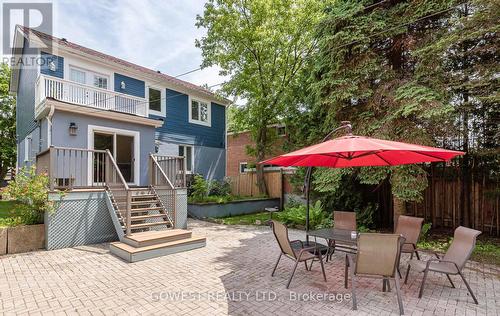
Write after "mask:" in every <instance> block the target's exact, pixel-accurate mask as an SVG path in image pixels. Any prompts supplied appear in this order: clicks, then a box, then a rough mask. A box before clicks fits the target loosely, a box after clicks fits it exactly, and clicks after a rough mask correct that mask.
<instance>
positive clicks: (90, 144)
mask: <svg viewBox="0 0 500 316" xmlns="http://www.w3.org/2000/svg"><path fill="white" fill-rule="evenodd" d="M94 132H102V133H109V134H113V135H114V136H113V151H114V152H113V157H116V135H117V134H118V135H125V136H133V137H134V182H132V183H128V184H131V185H139V182H140V165H141V163H140V162H141V161H140V159H141V156H140V153H141V144H140V136H141V133H140V132H136V131H130V130H125V129H120V128H112V127H105V126H97V125H89V126H88V131H87V148H88V149H93V148H94ZM93 174H94V172H93V170H92V159H88V172H87V178H88V179H87V181H88V185H90V184H91V183H92V175H93Z"/></svg>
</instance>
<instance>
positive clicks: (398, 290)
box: [387, 277, 405, 315]
mask: <svg viewBox="0 0 500 316" xmlns="http://www.w3.org/2000/svg"><path fill="white" fill-rule="evenodd" d="M387 283H389V281H387ZM394 283H395V285H396V296H397V297H398V305H399V314H400V315H404V314H405V311H404V308H403V300H402V299H401V286H400V284H399V278H398V277H395V278H394Z"/></svg>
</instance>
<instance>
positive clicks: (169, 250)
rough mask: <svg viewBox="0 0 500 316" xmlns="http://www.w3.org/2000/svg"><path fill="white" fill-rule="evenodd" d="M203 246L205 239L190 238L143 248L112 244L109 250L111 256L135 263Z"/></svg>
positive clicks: (119, 243)
mask: <svg viewBox="0 0 500 316" xmlns="http://www.w3.org/2000/svg"><path fill="white" fill-rule="evenodd" d="M205 245H206V238H205V237H190V238H184V239H179V240H174V241H169V242H164V243H159V244H154V245H149V246H143V247H133V246H130V245H127V244H125V243H122V242H114V243H111V244H110V246H109V250H110V251H111V253H112V254H114V255H116V256H118V257H120V258H122V259H123V260H125V261H127V262H137V261H141V260H146V259H152V258H156V257H161V256H165V255H169V254H173V253H177V252H183V251H188V250H192V249H196V248H201V247H205Z"/></svg>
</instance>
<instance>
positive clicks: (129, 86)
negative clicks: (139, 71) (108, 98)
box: [115, 73, 145, 98]
mask: <svg viewBox="0 0 500 316" xmlns="http://www.w3.org/2000/svg"><path fill="white" fill-rule="evenodd" d="M122 81H123V82H125V89H122V88H121V82H122ZM115 91H116V92H121V93H125V94H129V95H133V96H136V97H140V98H144V97H145V95H144V94H145V83H144V81H142V80H138V79H134V78H130V77H127V76H124V75H120V74H117V73H115Z"/></svg>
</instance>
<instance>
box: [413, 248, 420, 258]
mask: <svg viewBox="0 0 500 316" xmlns="http://www.w3.org/2000/svg"><path fill="white" fill-rule="evenodd" d="M412 255H413V254H412ZM415 255H416V256H417V260H420V255H419V254H418V251H416V250H415Z"/></svg>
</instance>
